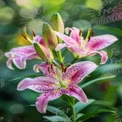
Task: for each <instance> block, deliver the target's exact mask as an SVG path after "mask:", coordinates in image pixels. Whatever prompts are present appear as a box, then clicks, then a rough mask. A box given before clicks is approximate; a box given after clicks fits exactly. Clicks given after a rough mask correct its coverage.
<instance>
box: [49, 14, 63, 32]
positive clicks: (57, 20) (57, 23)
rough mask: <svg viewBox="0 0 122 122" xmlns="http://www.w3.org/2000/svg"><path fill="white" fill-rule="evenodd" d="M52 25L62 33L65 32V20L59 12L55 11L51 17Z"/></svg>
mask: <svg viewBox="0 0 122 122" xmlns="http://www.w3.org/2000/svg"><path fill="white" fill-rule="evenodd" d="M50 23H51V27H52V28H53V29H54V30H55V31H58V32H60V33H64V22H63V20H62V18H61V16H60V14H59V13H55V14H54V15H52V18H51V21H50Z"/></svg>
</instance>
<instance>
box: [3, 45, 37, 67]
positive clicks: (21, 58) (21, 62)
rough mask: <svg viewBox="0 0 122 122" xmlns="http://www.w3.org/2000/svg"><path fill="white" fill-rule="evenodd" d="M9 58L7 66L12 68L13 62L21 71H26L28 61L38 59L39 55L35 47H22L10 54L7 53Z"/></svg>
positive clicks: (11, 51) (14, 49)
mask: <svg viewBox="0 0 122 122" xmlns="http://www.w3.org/2000/svg"><path fill="white" fill-rule="evenodd" d="M5 56H6V57H7V58H8V62H7V66H8V68H10V69H13V68H12V61H13V63H14V64H15V65H16V67H18V68H19V69H24V68H25V67H26V60H31V59H34V58H38V55H37V53H36V51H35V49H34V48H33V46H22V47H18V48H13V49H12V50H10V52H7V53H5Z"/></svg>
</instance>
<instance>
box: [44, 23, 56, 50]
mask: <svg viewBox="0 0 122 122" xmlns="http://www.w3.org/2000/svg"><path fill="white" fill-rule="evenodd" d="M42 35H43V38H44V40H45V42H46V44H47V45H48V47H49V48H50V49H52V50H55V48H56V46H57V45H58V40H57V36H56V35H55V33H54V31H53V29H52V28H51V26H50V25H49V24H48V23H44V24H43V27H42Z"/></svg>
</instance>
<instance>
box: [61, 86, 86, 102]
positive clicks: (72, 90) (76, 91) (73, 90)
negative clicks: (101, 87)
mask: <svg viewBox="0 0 122 122" xmlns="http://www.w3.org/2000/svg"><path fill="white" fill-rule="evenodd" d="M61 91H62V93H63V94H66V95H68V96H72V97H75V98H76V99H78V100H79V101H80V102H84V103H86V102H87V101H88V99H87V96H86V95H85V93H84V91H83V90H82V89H81V88H80V87H79V86H76V85H74V86H70V87H69V88H68V89H62V90H61Z"/></svg>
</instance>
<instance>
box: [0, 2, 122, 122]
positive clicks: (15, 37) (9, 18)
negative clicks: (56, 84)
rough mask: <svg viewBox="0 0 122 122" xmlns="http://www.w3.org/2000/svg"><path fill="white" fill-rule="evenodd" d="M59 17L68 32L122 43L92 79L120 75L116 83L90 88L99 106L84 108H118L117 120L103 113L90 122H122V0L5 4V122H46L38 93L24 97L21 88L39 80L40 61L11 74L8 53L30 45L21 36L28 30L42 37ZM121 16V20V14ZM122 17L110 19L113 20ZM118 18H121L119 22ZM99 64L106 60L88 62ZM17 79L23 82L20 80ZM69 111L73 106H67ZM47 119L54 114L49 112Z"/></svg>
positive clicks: (0, 63)
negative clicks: (23, 82) (45, 25)
mask: <svg viewBox="0 0 122 122" xmlns="http://www.w3.org/2000/svg"><path fill="white" fill-rule="evenodd" d="M55 12H59V13H60V14H61V16H62V18H63V20H64V23H65V27H73V26H74V27H78V28H79V29H82V31H83V35H84V36H85V34H86V31H87V28H92V30H93V31H94V33H95V35H101V34H113V35H115V36H116V37H117V38H118V41H117V42H116V43H114V44H113V45H111V46H110V47H108V48H107V49H105V50H106V51H107V52H108V56H109V60H108V61H107V63H106V64H105V65H103V66H100V67H99V68H98V69H97V70H96V71H95V72H93V73H92V74H91V75H90V76H89V77H87V78H85V79H84V80H83V83H84V82H88V81H90V80H93V79H95V78H100V77H103V76H110V75H116V78H114V79H112V80H103V81H100V82H96V83H94V84H92V85H90V86H88V87H86V88H85V89H84V91H85V92H86V94H87V96H88V98H91V99H96V102H94V103H93V104H91V105H90V106H88V107H87V108H85V109H84V112H86V113H87V111H97V110H98V109H99V108H100V107H101V106H104V107H106V108H110V109H114V110H115V111H116V115H113V114H110V113H104V114H99V115H98V116H96V117H94V118H90V119H88V120H86V122H98V121H99V122H116V121H117V122H120V120H121V121H122V41H121V40H122V17H121V16H122V4H121V1H120V0H103V1H102V0H0V122H43V121H45V119H44V118H43V114H40V113H39V112H38V111H37V110H36V108H35V107H33V106H30V105H31V104H34V103H35V101H36V98H37V96H39V94H38V93H35V92H33V91H30V90H26V91H23V92H18V91H17V90H16V86H17V84H18V83H19V82H20V80H21V79H23V78H25V77H26V76H30V75H35V76H36V75H37V76H38V74H35V73H34V71H33V70H32V68H33V65H34V64H35V63H40V61H38V60H33V61H29V62H28V64H27V68H26V69H24V70H18V69H17V68H15V70H13V71H12V70H9V69H8V68H7V67H6V60H7V59H6V58H5V56H4V52H7V51H9V50H10V49H12V48H13V47H17V46H22V45H27V42H26V40H25V39H24V38H23V37H22V36H21V33H22V32H23V27H27V29H28V33H30V34H31V31H32V30H33V31H34V32H35V33H36V34H39V35H41V28H42V25H43V23H44V22H45V21H46V22H50V18H51V16H52V14H54V13H55ZM117 13H118V14H119V13H121V14H120V15H118V14H117ZM112 14H113V15H114V16H117V17H118V16H119V17H118V18H117V17H113V18H109V19H106V18H107V17H108V16H111V15H112ZM115 18H116V19H115ZM66 56H67V59H65V62H66V63H68V62H71V60H72V57H70V56H69V54H68V53H67V54H66ZM87 60H92V61H95V62H98V61H99V60H100V56H99V55H96V56H93V57H89V58H87ZM16 78H17V79H16ZM49 104H50V105H55V106H57V107H61V109H62V110H64V108H66V107H67V106H66V105H65V104H64V103H63V101H62V100H61V99H58V100H55V101H53V102H50V103H49ZM67 108H68V107H67ZM46 115H50V113H49V112H47V114H46Z"/></svg>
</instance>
